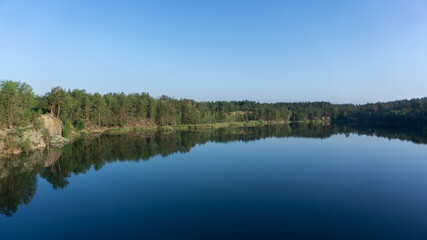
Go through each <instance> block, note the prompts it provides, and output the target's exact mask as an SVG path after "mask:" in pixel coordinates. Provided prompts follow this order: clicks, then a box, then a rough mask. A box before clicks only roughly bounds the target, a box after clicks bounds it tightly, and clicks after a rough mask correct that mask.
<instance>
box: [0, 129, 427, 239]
mask: <svg viewBox="0 0 427 240" xmlns="http://www.w3.org/2000/svg"><path fill="white" fill-rule="evenodd" d="M353 132H354V131H353ZM342 133H343V132H342V131H341V130H337V129H333V128H331V127H314V128H308V127H262V128H237V129H221V130H216V131H202V132H177V133H172V134H154V133H153V134H144V135H135V134H128V135H122V136H106V135H105V136H101V137H99V138H96V139H86V140H79V141H77V142H75V143H74V144H72V145H69V146H67V147H66V148H64V149H63V151H59V150H51V151H45V152H37V153H34V154H31V155H29V156H25V157H22V158H18V159H12V160H10V161H9V162H5V161H3V163H2V165H0V166H1V171H0V173H1V175H0V187H1V189H0V190H1V191H0V239H286V238H288V239H427V145H426V144H425V140H424V138H423V137H415V138H413V137H407V136H404V134H402V133H399V134H397V136H399V137H400V138H405V139H412V140H411V141H402V140H399V139H394V138H391V139H388V138H384V137H376V136H367V135H365V134H367V132H366V131H365V132H363V133H364V134H360V135H358V134H355V133H350V131H347V132H345V134H342ZM371 133H372V132H370V133H369V134H371ZM377 135H378V134H377ZM392 136H393V137H395V136H396V135H392ZM388 137H390V135H388ZM414 139H416V140H414Z"/></svg>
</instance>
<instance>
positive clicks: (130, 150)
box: [0, 124, 427, 216]
mask: <svg viewBox="0 0 427 240" xmlns="http://www.w3.org/2000/svg"><path fill="white" fill-rule="evenodd" d="M340 133H343V134H350V133H356V134H363V135H371V136H379V137H386V138H398V139H401V140H408V141H412V142H415V143H422V144H426V143H427V135H426V133H425V132H420V131H416V130H410V129H400V130H399V129H393V128H372V127H364V126H357V127H355V126H347V125H331V126H321V125H310V124H306V125H301V124H299V125H296V124H292V125H285V126H265V127H247V128H222V129H217V130H207V131H178V132H171V133H168V134H159V133H143V134H142V133H129V134H125V135H101V136H99V137H97V138H95V139H89V138H87V139H79V140H77V141H75V142H73V143H72V144H69V145H67V146H65V147H64V148H63V149H62V150H61V151H58V150H50V151H45V152H43V153H40V152H37V153H33V154H30V155H29V156H24V157H22V158H17V159H13V160H6V161H11V162H14V163H15V164H11V165H13V167H8V166H3V165H0V166H2V168H3V169H1V172H0V176H3V178H1V179H0V214H2V215H6V216H11V215H12V214H13V213H14V212H16V210H17V208H18V206H19V205H21V204H27V203H29V202H30V201H31V199H32V197H33V196H34V193H35V191H36V184H37V177H36V175H37V173H38V174H40V177H42V178H44V179H46V181H48V182H49V183H50V184H52V187H53V189H61V188H65V187H66V186H67V185H68V184H69V182H68V178H69V177H71V175H72V174H84V173H86V172H87V171H88V170H89V169H91V168H92V167H93V168H94V169H95V170H98V169H101V168H102V167H103V166H104V165H106V164H108V163H112V162H116V161H140V160H143V161H147V160H149V159H150V158H152V157H154V156H168V155H170V154H173V153H186V152H189V151H190V149H191V148H193V147H194V146H196V145H197V144H205V143H207V142H217V143H228V142H234V141H242V142H248V141H254V140H259V139H265V138H270V137H277V138H283V137H305V138H320V139H324V138H328V137H330V136H332V135H335V134H340ZM29 166H30V167H29Z"/></svg>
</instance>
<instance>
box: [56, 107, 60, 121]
mask: <svg viewBox="0 0 427 240" xmlns="http://www.w3.org/2000/svg"><path fill="white" fill-rule="evenodd" d="M59 111H61V105H58V113H57V114H56V117H57V118H59Z"/></svg>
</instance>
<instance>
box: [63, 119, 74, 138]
mask: <svg viewBox="0 0 427 240" xmlns="http://www.w3.org/2000/svg"><path fill="white" fill-rule="evenodd" d="M71 130H72V128H71V121H70V120H65V121H64V129H62V136H64V138H69V137H70V135H71Z"/></svg>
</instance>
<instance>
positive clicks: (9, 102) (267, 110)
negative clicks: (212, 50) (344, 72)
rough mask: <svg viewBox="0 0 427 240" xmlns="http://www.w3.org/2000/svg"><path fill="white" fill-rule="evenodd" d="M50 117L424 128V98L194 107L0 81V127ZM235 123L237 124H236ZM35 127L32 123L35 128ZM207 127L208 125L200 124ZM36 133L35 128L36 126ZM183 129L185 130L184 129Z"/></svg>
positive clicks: (119, 122)
mask: <svg viewBox="0 0 427 240" xmlns="http://www.w3.org/2000/svg"><path fill="white" fill-rule="evenodd" d="M40 111H44V112H51V113H52V114H54V115H56V116H58V117H59V118H60V119H61V120H62V121H65V120H67V119H69V120H71V122H72V123H73V125H74V126H75V127H76V128H77V129H78V130H83V129H85V123H86V124H88V125H87V126H86V127H88V126H98V127H109V128H117V127H120V128H133V127H136V126H138V127H140V126H142V127H153V126H155V125H157V126H173V127H174V128H176V126H181V125H191V126H193V128H198V127H201V126H196V125H200V124H214V125H213V126H212V127H213V128H215V127H218V126H215V124H222V123H232V124H231V125H238V126H241V125H246V126H250V125H256V124H255V122H254V121H258V125H265V124H267V123H271V122H309V121H311V122H330V121H346V122H356V123H370V124H382V125H384V124H404V125H408V126H409V125H415V126H418V127H419V128H421V129H422V128H423V127H424V126H426V125H427V98H421V99H412V100H401V101H394V102H386V103H375V104H372V103H368V104H365V105H353V104H331V103H328V102H295V103H284V102H278V103H259V102H254V101H229V102H227V101H215V102H196V101H194V100H190V99H179V100H178V99H174V98H170V97H167V96H161V97H160V98H153V97H151V96H150V95H149V94H148V93H132V94H124V93H107V94H104V95H101V94H99V93H94V94H91V93H87V92H86V91H85V90H79V89H74V90H67V91H66V90H64V89H63V88H61V87H55V88H53V89H52V90H51V91H50V92H49V93H47V94H45V95H44V96H37V97H36V98H35V97H34V94H33V93H32V90H31V87H30V86H29V85H27V84H25V83H20V82H13V81H2V82H1V85H0V126H2V127H13V126H16V125H25V124H28V123H29V122H30V121H33V122H36V121H37V120H36V116H37V115H39V114H40V113H41V112H40ZM236 122H238V123H239V124H237V123H236ZM36 125H37V124H35V127H36ZM205 127H207V125H205ZM36 128H38V127H36ZM185 128H188V127H185Z"/></svg>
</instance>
